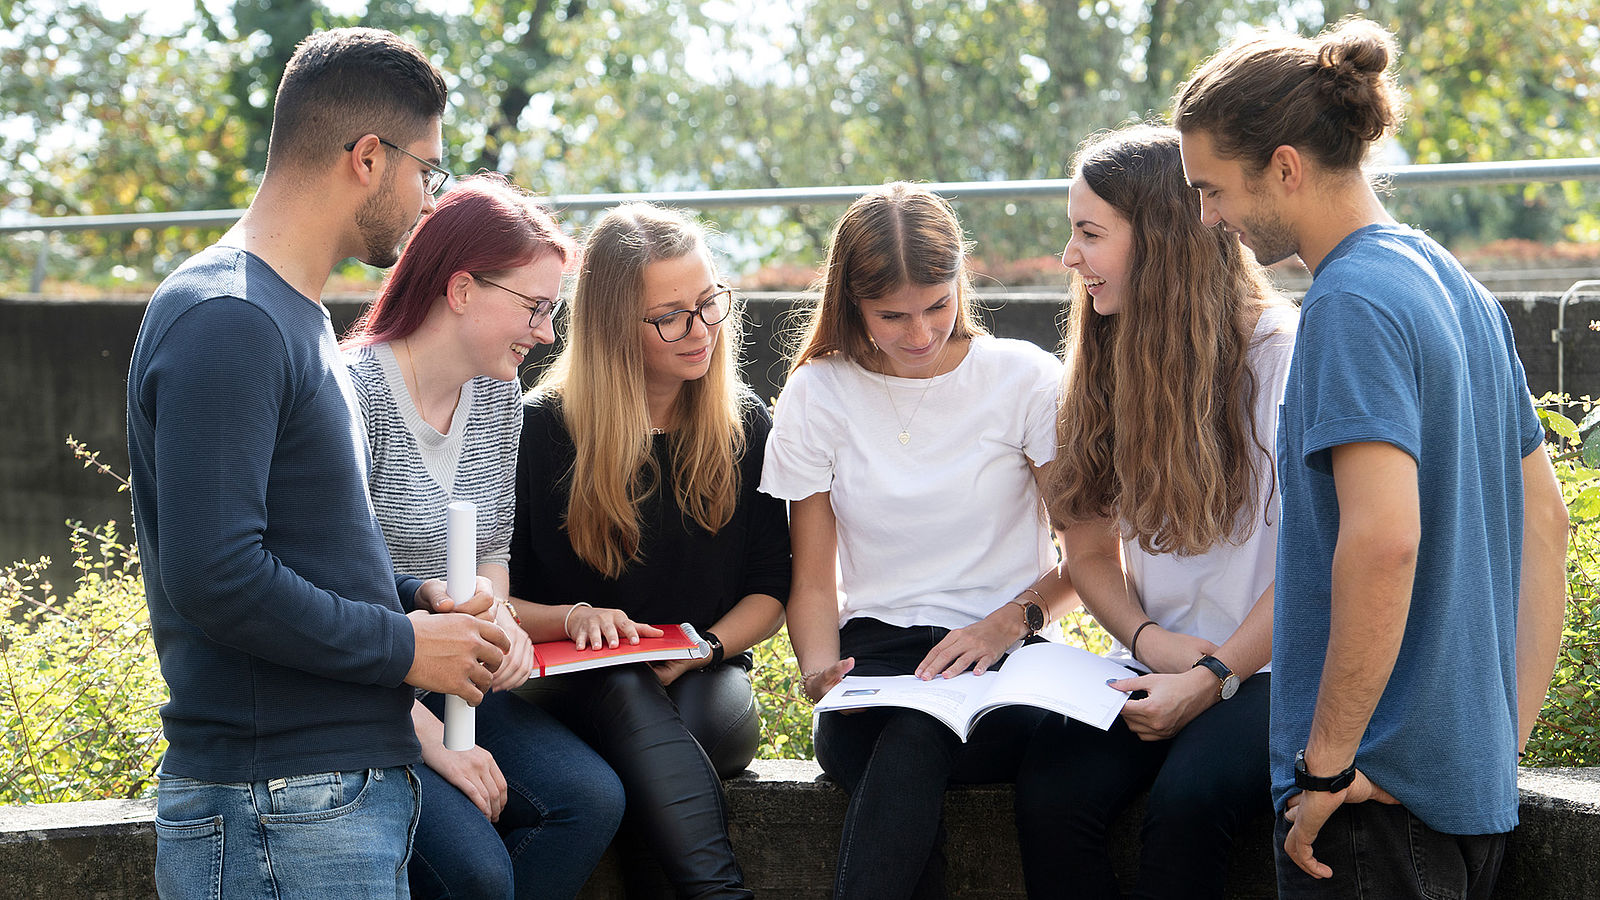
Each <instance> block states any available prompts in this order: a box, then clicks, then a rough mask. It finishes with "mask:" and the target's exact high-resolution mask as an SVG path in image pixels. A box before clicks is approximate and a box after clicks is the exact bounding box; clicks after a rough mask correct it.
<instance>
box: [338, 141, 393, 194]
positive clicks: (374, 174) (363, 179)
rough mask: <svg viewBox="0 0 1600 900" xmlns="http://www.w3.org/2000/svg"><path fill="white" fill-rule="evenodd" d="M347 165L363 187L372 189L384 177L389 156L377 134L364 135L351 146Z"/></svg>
mask: <svg viewBox="0 0 1600 900" xmlns="http://www.w3.org/2000/svg"><path fill="white" fill-rule="evenodd" d="M347 155H348V159H347V161H346V165H348V166H349V167H350V173H351V174H352V175H353V176H355V179H356V181H358V182H359V183H360V184H361V186H362V187H371V186H372V185H373V184H375V183H377V181H378V179H379V178H380V177H381V176H382V175H383V165H384V163H386V162H388V160H389V154H388V153H386V152H385V151H384V149H383V143H382V142H381V141H379V140H378V136H377V135H375V134H364V135H362V136H361V137H360V138H358V139H356V141H355V142H354V143H352V144H351V145H350V149H349V151H348V154H347Z"/></svg>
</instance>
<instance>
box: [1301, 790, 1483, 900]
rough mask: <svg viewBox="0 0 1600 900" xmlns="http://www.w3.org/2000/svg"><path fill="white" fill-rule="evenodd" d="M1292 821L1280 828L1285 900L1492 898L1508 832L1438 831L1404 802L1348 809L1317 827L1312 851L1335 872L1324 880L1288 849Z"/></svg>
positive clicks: (1454, 899)
mask: <svg viewBox="0 0 1600 900" xmlns="http://www.w3.org/2000/svg"><path fill="white" fill-rule="evenodd" d="M1288 834H1289V823H1288V821H1287V820H1285V819H1284V818H1283V816H1281V815H1280V816H1278V824H1277V828H1276V829H1275V830H1274V832H1273V841H1274V846H1275V847H1276V848H1277V857H1278V896H1279V897H1280V898H1283V900H1299V898H1316V900H1489V896H1490V895H1491V894H1492V893H1493V891H1494V880H1495V877H1496V876H1497V875H1499V874H1500V861H1501V859H1502V858H1503V856H1504V855H1505V849H1506V836H1505V834H1504V833H1502V834H1445V833H1444V832H1441V831H1434V830H1433V829H1432V828H1429V827H1428V826H1427V825H1424V824H1423V823H1422V820H1421V819H1419V818H1417V817H1416V816H1414V815H1412V814H1411V811H1410V810H1408V809H1406V808H1405V807H1404V806H1397V805H1395V804H1392V803H1378V802H1375V801H1368V802H1366V803H1354V804H1350V805H1347V806H1341V807H1340V808H1339V809H1338V810H1336V811H1335V812H1334V814H1333V815H1331V816H1329V817H1328V821H1327V822H1325V823H1324V824H1323V826H1322V830H1321V831H1319V832H1317V839H1316V842H1315V843H1313V844H1312V849H1313V851H1314V853H1315V854H1316V857H1317V859H1318V860H1320V861H1321V862H1323V863H1326V864H1327V866H1328V867H1329V868H1331V869H1333V876H1332V877H1331V878H1326V879H1321V880H1318V879H1316V878H1312V877H1311V876H1310V875H1307V874H1306V873H1305V872H1303V871H1301V869H1300V867H1299V866H1296V865H1295V864H1294V863H1293V862H1292V861H1291V860H1290V859H1289V857H1288V856H1287V855H1286V854H1284V852H1283V841H1284V838H1285V837H1286V836H1288Z"/></svg>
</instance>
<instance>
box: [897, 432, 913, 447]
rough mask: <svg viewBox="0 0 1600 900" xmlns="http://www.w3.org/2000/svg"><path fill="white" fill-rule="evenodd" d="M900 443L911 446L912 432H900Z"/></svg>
mask: <svg viewBox="0 0 1600 900" xmlns="http://www.w3.org/2000/svg"><path fill="white" fill-rule="evenodd" d="M900 443H901V444H909V443H911V432H909V431H902V432H900Z"/></svg>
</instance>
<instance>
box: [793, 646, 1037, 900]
mask: <svg viewBox="0 0 1600 900" xmlns="http://www.w3.org/2000/svg"><path fill="white" fill-rule="evenodd" d="M947 633H948V630H947V629H944V628H937V627H933V626H913V627H909V628H902V627H899V626H895V625H888V624H885V623H883V622H879V621H877V620H875V619H852V620H851V621H849V622H847V623H846V624H845V626H844V628H843V629H842V630H841V631H840V633H839V643H840V650H841V653H842V654H843V655H845V656H853V657H855V659H856V667H855V669H854V671H853V672H852V674H856V675H905V674H909V673H910V672H912V671H913V670H914V669H915V668H916V666H917V663H919V662H921V661H922V658H923V657H924V656H926V655H927V653H928V651H929V650H931V649H932V648H933V646H934V645H935V644H937V643H938V642H939V641H940V640H941V639H942V638H943V637H944V636H945V634H947ZM1059 718H1060V717H1059V716H1056V715H1053V714H1051V713H1047V712H1045V711H1044V710H1040V709H1035V708H1033V707H1025V706H1011V707H1005V708H1003V709H1000V710H996V711H995V712H992V713H990V714H989V715H987V716H985V717H983V718H982V719H981V720H979V724H978V726H977V727H976V728H975V729H974V730H973V733H972V736H971V737H970V739H969V740H968V741H967V742H966V743H965V744H963V743H962V742H961V739H960V738H958V737H957V736H956V734H955V733H954V732H952V731H951V730H950V729H949V728H947V727H945V726H944V724H943V723H941V722H939V721H938V720H937V719H934V718H933V717H932V716H929V715H926V714H924V713H921V712H917V711H915V710H909V709H874V710H867V711H864V712H860V713H854V714H849V715H846V714H843V713H824V714H823V716H822V718H821V721H820V722H819V724H818V728H817V762H818V763H820V764H821V766H822V768H823V771H825V772H827V773H828V775H829V776H831V777H832V778H833V779H834V780H835V781H838V782H839V784H840V785H841V786H843V787H844V789H845V790H846V791H848V792H849V794H850V804H849V807H848V808H847V810H846V812H845V823H844V833H843V834H842V835H841V837H840V841H839V861H838V866H837V869H836V874H835V879H834V896H835V897H838V898H871V900H889V898H896V897H917V898H937V897H943V896H944V821H943V813H944V790H945V786H946V785H947V784H985V783H995V782H1007V781H1014V782H1016V785H1017V792H1016V796H1017V806H1016V813H1015V814H1016V819H1017V830H1018V832H1019V835H1020V838H1021V847H1022V864H1023V869H1024V870H1025V871H1026V872H1034V873H1037V874H1038V876H1039V877H1045V875H1046V873H1053V872H1057V871H1059V869H1058V868H1057V865H1058V858H1057V856H1056V853H1055V845H1056V844H1057V840H1056V838H1055V836H1054V835H1053V834H1051V833H1050V832H1049V831H1048V830H1044V829H1047V828H1048V824H1049V820H1050V819H1051V818H1052V816H1051V811H1049V810H1045V809H1042V808H1041V805H1042V803H1043V802H1047V801H1044V799H1043V794H1042V792H1040V791H1039V790H1038V789H1037V788H1038V786H1039V783H1040V782H1041V780H1042V779H1044V778H1046V777H1048V776H1049V773H1051V772H1054V771H1056V770H1057V768H1058V765H1057V764H1056V760H1055V759H1054V755H1055V754H1057V753H1059V751H1060V749H1061V745H1060V744H1059V742H1050V741H1040V740H1037V739H1036V738H1035V735H1036V733H1037V732H1038V731H1039V726H1040V725H1041V723H1043V722H1044V721H1046V720H1047V719H1059ZM1041 825H1042V826H1044V829H1041Z"/></svg>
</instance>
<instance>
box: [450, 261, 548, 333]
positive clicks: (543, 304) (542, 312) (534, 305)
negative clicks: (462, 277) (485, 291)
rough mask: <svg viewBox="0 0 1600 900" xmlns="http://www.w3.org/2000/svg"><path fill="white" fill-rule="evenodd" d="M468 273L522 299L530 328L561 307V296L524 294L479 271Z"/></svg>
mask: <svg viewBox="0 0 1600 900" xmlns="http://www.w3.org/2000/svg"><path fill="white" fill-rule="evenodd" d="M467 274H469V275H471V276H472V277H473V279H474V280H476V281H478V282H481V283H483V284H487V285H488V286H489V287H492V288H499V289H500V290H502V291H505V292H506V293H508V294H510V295H511V296H513V297H516V298H517V299H518V300H521V301H522V302H523V304H524V305H525V306H526V307H527V309H528V327H529V328H538V327H539V323H541V322H543V321H544V320H545V319H548V318H551V317H552V316H554V315H555V314H556V311H557V310H559V309H561V298H559V297H557V298H556V299H554V300H540V299H539V298H538V297H529V296H528V295H527V294H524V293H522V292H521V291H513V290H512V289H511V288H508V287H506V286H505V285H503V284H496V283H494V282H493V281H490V280H489V279H487V278H485V277H483V276H482V275H479V274H478V273H477V272H468V273H467Z"/></svg>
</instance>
